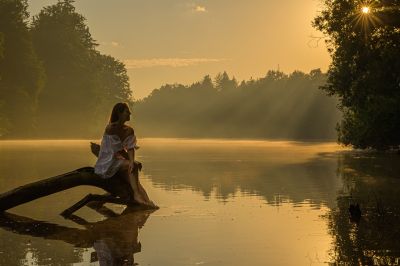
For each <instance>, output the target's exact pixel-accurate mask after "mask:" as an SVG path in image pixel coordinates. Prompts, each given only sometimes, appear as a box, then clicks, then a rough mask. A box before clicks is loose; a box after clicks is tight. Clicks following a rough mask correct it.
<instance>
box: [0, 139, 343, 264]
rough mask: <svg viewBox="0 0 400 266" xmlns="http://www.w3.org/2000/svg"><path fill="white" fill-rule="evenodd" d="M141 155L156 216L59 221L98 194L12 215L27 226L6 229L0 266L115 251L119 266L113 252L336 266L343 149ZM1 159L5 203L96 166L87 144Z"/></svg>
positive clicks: (169, 142)
mask: <svg viewBox="0 0 400 266" xmlns="http://www.w3.org/2000/svg"><path fill="white" fill-rule="evenodd" d="M140 144H141V147H142V148H141V149H140V150H139V152H138V160H139V161H141V162H142V163H143V165H144V168H143V171H142V173H141V180H143V184H144V186H145V188H146V189H147V190H148V192H149V195H150V197H151V198H152V199H153V200H154V201H155V202H156V203H157V204H158V205H159V206H160V207H161V208H160V210H158V211H156V212H154V213H130V212H129V211H125V214H124V215H123V216H121V217H119V218H118V217H115V218H107V217H104V216H103V215H101V214H99V213H96V212H94V211H93V210H91V209H89V208H87V207H85V208H83V209H81V210H80V211H78V212H77V215H78V216H80V217H83V218H84V219H85V220H87V221H89V222H90V223H91V224H92V226H90V227H87V226H86V227H85V226H84V227H82V226H81V225H77V224H75V223H74V222H72V221H70V220H64V219H63V218H62V217H61V216H59V215H58V214H59V213H60V212H61V211H62V210H64V209H65V208H67V207H69V206H70V205H72V204H73V203H75V202H76V201H78V200H80V199H81V198H82V197H83V196H85V195H86V194H88V193H89V192H92V193H93V192H95V193H99V192H100V191H99V190H98V189H94V188H90V187H78V188H74V189H70V190H67V191H63V192H60V193H57V194H54V195H51V196H48V197H45V198H42V199H39V200H36V201H33V202H31V203H28V204H24V205H21V206H19V207H17V208H14V209H12V210H10V213H13V214H16V215H19V216H11V217H8V218H7V219H4V218H3V219H2V221H1V224H2V229H0V238H1V239H2V241H0V243H2V244H1V246H0V252H2V254H10V256H6V257H3V256H2V257H1V260H2V261H1V264H5V265H23V264H26V263H31V264H32V265H42V264H46V263H56V264H60V265H68V264H70V263H79V262H84V264H85V263H89V261H90V258H91V257H93V256H94V255H91V254H94V253H96V254H100V253H101V252H102V251H101V250H102V249H101V248H99V245H100V244H99V243H103V244H104V243H105V245H106V246H109V247H111V251H110V252H111V253H110V254H111V255H112V256H117V255H116V254H119V253H118V252H117V251H116V250H120V251H119V252H122V253H124V252H125V253H124V255H126V257H128V258H129V257H132V256H133V254H134V260H135V262H138V263H139V265H147V264H148V263H150V264H152V265H159V264H160V263H162V264H163V265H198V264H199V263H202V264H208V265H232V264H243V263H244V264H248V263H250V264H253V265H265V263H268V264H285V265H298V264H299V263H300V264H306V263H309V261H312V262H314V263H323V262H327V261H332V260H334V258H332V256H330V255H329V254H330V253H329V252H330V251H331V250H332V249H333V246H332V241H333V239H332V236H331V235H330V234H329V231H328V221H327V220H326V217H325V216H324V215H327V214H328V213H329V211H330V210H331V209H334V208H335V206H336V205H337V203H336V197H337V191H339V189H341V188H342V187H343V183H342V182H343V180H342V179H341V178H340V177H338V176H337V170H338V168H337V167H338V157H340V153H341V152H342V150H343V149H342V148H340V147H338V146H337V145H336V144H334V143H303V142H290V141H235V140H191V139H143V140H141V141H140ZM0 151H1V152H0V160H1V161H2V164H1V166H0V168H1V169H0V173H1V176H0V180H1V192H5V191H7V190H9V189H12V188H15V187H17V186H20V185H23V184H26V183H29V182H33V181H36V180H39V179H42V178H46V177H50V176H54V175H57V174H60V173H64V172H68V171H70V170H73V169H76V168H79V167H83V166H89V165H93V164H94V162H95V157H94V156H93V155H91V154H90V152H89V141H87V140H81V141H2V142H0ZM109 207H110V208H111V209H112V210H113V211H114V212H116V213H121V212H123V211H124V208H123V206H120V205H110V206H109ZM21 216H22V218H21ZM23 217H26V218H23ZM28 217H29V218H28ZM10 220H11V221H10ZM39 221H45V223H44V222H39ZM12 224H14V226H11V225H12ZM35 228H36V229H35ZM140 228H141V229H140ZM107 232H108V233H107ZM121 236H124V237H121ZM107 239H108V240H107ZM110 239H111V240H110ZM104 241H106V242H104ZM110 241H111V242H110ZM138 242H140V243H141V248H140V249H139V248H138V244H137V243H138ZM84 243H85V244H84ZM103 244H101V245H103ZM101 245H100V246H101ZM128 247H129V248H128ZM121 250H122V251H121ZM99 252H100V253H99ZM287 253H291V254H292V255H291V256H290V257H288V256H286V255H285V254H287ZM77 265H79V264H77Z"/></svg>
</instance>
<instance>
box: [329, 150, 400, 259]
mask: <svg viewBox="0 0 400 266" xmlns="http://www.w3.org/2000/svg"><path fill="white" fill-rule="evenodd" d="M338 162H339V163H338V175H339V176H340V177H341V178H342V180H343V184H344V187H343V189H342V191H341V192H340V194H339V196H338V198H337V205H338V206H337V208H336V209H334V210H332V212H331V214H330V216H329V227H330V230H331V233H332V235H333V236H334V239H335V241H334V244H335V250H334V254H333V256H334V259H335V260H336V261H337V262H338V263H347V264H350V265H398V264H399V263H400V202H399V200H398V197H399V194H400V176H399V175H398V174H399V173H400V156H398V155H397V154H382V153H371V152H350V153H343V154H342V155H341V156H340V157H339V161H338ZM351 203H359V204H360V207H361V210H362V217H361V220H360V221H359V222H358V223H354V222H352V221H351V219H350V217H349V216H350V215H349V205H350V204H351Z"/></svg>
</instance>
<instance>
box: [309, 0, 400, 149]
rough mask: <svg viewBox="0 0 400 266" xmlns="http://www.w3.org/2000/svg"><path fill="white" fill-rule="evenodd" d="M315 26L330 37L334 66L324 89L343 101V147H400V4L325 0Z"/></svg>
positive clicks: (388, 0)
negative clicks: (366, 9)
mask: <svg viewBox="0 0 400 266" xmlns="http://www.w3.org/2000/svg"><path fill="white" fill-rule="evenodd" d="M324 3H325V9H324V10H323V11H322V12H321V14H320V15H319V16H318V17H316V18H315V20H314V26H315V27H316V28H317V29H318V30H320V31H322V32H323V33H324V34H325V35H326V36H328V37H329V39H328V40H327V43H328V46H329V51H330V52H331V55H332V63H331V65H330V68H329V71H328V80H327V84H326V85H325V86H323V87H322V88H323V89H324V90H325V91H327V92H328V93H329V94H330V95H335V96H337V97H338V99H339V101H340V108H341V110H342V111H343V120H342V121H341V123H340V124H339V125H338V133H339V134H338V136H339V141H340V142H342V143H343V144H345V145H352V146H354V147H356V148H376V149H389V148H396V147H398V145H399V144H400V61H399V60H398V59H399V58H400V49H399V45H400V28H399V26H400V19H399V18H400V14H399V13H400V6H399V3H398V1H397V0H384V1H383V0H375V1H372V2H370V3H369V6H370V9H371V13H369V14H362V13H361V7H362V6H363V5H365V1H348V0H338V1H330V0H326V1H324Z"/></svg>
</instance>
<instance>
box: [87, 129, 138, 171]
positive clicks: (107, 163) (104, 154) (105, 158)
mask: <svg viewBox="0 0 400 266" xmlns="http://www.w3.org/2000/svg"><path fill="white" fill-rule="evenodd" d="M138 148H139V147H138V146H137V141H136V136H135V135H129V136H128V137H126V138H125V139H124V140H123V141H121V139H120V138H119V137H118V135H108V134H104V135H103V138H102V140H101V145H100V152H99V156H98V159H97V162H96V164H95V166H94V172H95V173H96V174H98V175H100V176H101V177H103V178H110V177H112V176H113V175H115V174H116V173H117V171H118V169H119V168H120V166H121V164H122V161H123V159H121V158H117V157H116V153H117V152H119V151H121V150H123V149H125V150H129V149H138Z"/></svg>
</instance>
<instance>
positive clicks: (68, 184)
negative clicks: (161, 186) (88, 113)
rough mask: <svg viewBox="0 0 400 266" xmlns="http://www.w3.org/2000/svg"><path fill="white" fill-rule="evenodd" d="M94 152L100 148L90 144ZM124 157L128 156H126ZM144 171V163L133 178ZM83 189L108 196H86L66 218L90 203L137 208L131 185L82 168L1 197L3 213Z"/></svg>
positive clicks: (66, 213) (136, 168)
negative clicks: (65, 191)
mask: <svg viewBox="0 0 400 266" xmlns="http://www.w3.org/2000/svg"><path fill="white" fill-rule="evenodd" d="M91 150H92V152H93V154H94V155H96V156H98V153H99V145H98V144H95V143H91ZM124 156H127V154H125V155H124ZM141 168H142V165H141V163H139V162H135V168H134V170H133V172H134V174H135V175H139V170H140V169H141ZM82 185H88V186H95V187H98V188H101V189H103V190H105V191H106V192H108V193H107V194H105V195H92V194H89V195H87V196H86V197H85V198H83V199H82V200H80V201H79V202H77V203H76V204H74V205H73V206H71V207H70V208H68V209H67V210H65V211H64V212H63V213H62V215H63V216H68V215H71V214H72V213H73V212H74V211H76V210H78V209H79V208H81V207H83V206H84V205H85V204H87V203H89V202H91V201H97V202H100V204H104V203H105V202H111V203H119V204H126V205H131V206H132V205H137V203H136V202H135V201H134V199H133V192H132V189H131V188H130V185H129V184H127V181H125V180H124V179H123V178H119V177H118V176H114V177H112V178H108V179H104V178H101V177H100V176H98V175H96V174H95V173H94V169H93V167H83V168H80V169H77V170H74V171H72V172H69V173H65V174H62V175H58V176H54V177H50V178H47V179H44V180H40V181H37V182H34V183H30V184H27V185H24V186H21V187H18V188H16V189H13V190H10V191H8V192H5V193H3V194H0V212H3V211H5V210H8V209H11V208H13V207H16V206H18V205H21V204H24V203H26V202H30V201H32V200H35V199H38V198H41V197H44V196H48V195H51V194H54V193H57V192H60V191H63V190H66V189H69V188H73V187H76V186H82Z"/></svg>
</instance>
